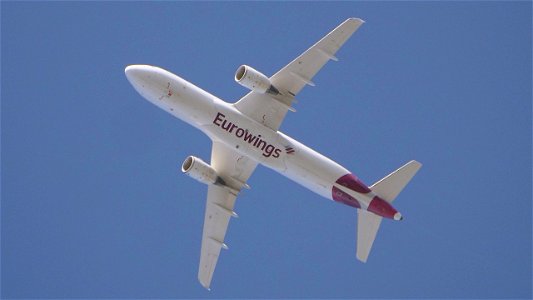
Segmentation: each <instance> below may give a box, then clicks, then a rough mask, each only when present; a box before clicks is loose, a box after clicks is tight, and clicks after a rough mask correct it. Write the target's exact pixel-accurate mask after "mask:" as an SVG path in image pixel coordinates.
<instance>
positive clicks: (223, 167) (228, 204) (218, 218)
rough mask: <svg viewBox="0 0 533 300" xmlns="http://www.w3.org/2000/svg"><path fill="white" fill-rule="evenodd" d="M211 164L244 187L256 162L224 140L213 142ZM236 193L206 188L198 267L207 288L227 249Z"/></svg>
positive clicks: (230, 190)
mask: <svg viewBox="0 0 533 300" xmlns="http://www.w3.org/2000/svg"><path fill="white" fill-rule="evenodd" d="M211 166H212V167H213V168H215V170H217V173H218V174H219V175H220V176H221V177H222V178H225V179H230V180H233V181H235V182H239V183H241V187H244V186H245V182H246V180H248V178H249V177H250V175H251V174H252V172H253V171H254V170H255V167H256V166H257V163H256V162H255V161H253V160H251V159H249V158H246V157H245V156H242V155H240V154H239V153H237V152H236V151H234V150H233V149H231V148H229V147H227V146H226V145H224V144H223V143H221V142H217V141H214V142H213V148H212V151H211ZM237 192H238V191H235V190H232V189H228V188H225V187H222V186H215V185H210V186H208V189H207V201H206V207H205V218H204V229H203V233H202V249H201V252H200V265H199V268H198V280H199V281H200V283H201V284H202V285H203V286H204V287H205V288H207V289H209V286H210V285H211V279H212V277H213V272H214V271H215V267H216V264H217V261H218V257H219V255H220V250H221V249H222V248H224V249H227V248H228V247H227V246H226V244H225V243H224V239H225V236H226V230H227V228H228V224H229V220H230V218H231V217H236V216H237V214H236V213H235V212H234V211H233V208H234V206H235V199H236V198H237Z"/></svg>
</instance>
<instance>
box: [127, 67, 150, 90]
mask: <svg viewBox="0 0 533 300" xmlns="http://www.w3.org/2000/svg"><path fill="white" fill-rule="evenodd" d="M145 72H146V66H143V65H129V66H127V67H126V69H125V70H124V73H126V78H128V80H129V82H130V83H131V84H132V85H133V86H136V85H138V84H139V82H140V81H141V79H142V77H143V76H142V75H143V73H145Z"/></svg>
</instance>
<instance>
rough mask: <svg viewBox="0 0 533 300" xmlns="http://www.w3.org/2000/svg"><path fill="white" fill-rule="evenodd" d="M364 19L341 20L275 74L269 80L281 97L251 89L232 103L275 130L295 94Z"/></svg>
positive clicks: (307, 82) (333, 58) (333, 55)
mask: <svg viewBox="0 0 533 300" xmlns="http://www.w3.org/2000/svg"><path fill="white" fill-rule="evenodd" d="M363 23H364V21H363V20H361V19H357V18H350V19H348V20H346V21H344V22H343V23H342V24H340V25H339V26H337V28H335V29H333V31H331V32H330V33H328V34H327V35H326V36H324V37H323V38H322V39H321V40H320V41H318V42H317V43H316V44H314V45H313V46H312V47H311V48H309V49H307V51H305V52H304V53H302V54H301V55H300V56H298V57H297V58H295V59H294V60H293V61H292V62H290V63H289V64H288V65H286V66H285V67H283V68H282V69H281V70H279V71H278V72H277V73H276V74H274V75H273V76H272V77H271V78H270V81H271V82H272V85H273V86H275V87H276V88H277V89H278V90H279V91H280V92H281V93H282V94H283V96H282V97H279V96H273V95H271V94H266V93H265V94H261V93H258V92H250V93H248V94H247V95H245V96H244V97H243V98H242V99H241V100H239V101H238V102H237V103H235V107H236V108H237V109H238V110H239V111H240V112H242V113H243V114H245V115H247V116H249V117H250V118H252V119H254V120H256V121H257V122H259V123H262V124H263V125H265V126H267V127H269V128H271V129H272V130H275V131H276V130H278V128H279V126H280V125H281V122H282V121H283V119H284V118H285V115H286V114H287V111H288V110H289V108H290V107H291V105H292V103H293V102H294V97H295V96H296V95H297V94H298V93H299V92H300V91H301V90H302V88H303V87H304V86H306V85H311V86H314V83H313V82H312V81H311V80H312V79H313V77H314V76H315V74H316V73H318V71H319V70H320V69H321V68H322V67H323V66H324V65H325V64H326V62H328V61H329V60H337V58H336V57H335V53H337V51H338V50H339V48H340V47H341V46H342V45H343V44H344V43H345V42H346V41H347V40H348V38H349V37H350V36H351V35H352V34H353V33H354V32H355V31H356V30H357V29H358V28H359V26H361V25H362V24H363Z"/></svg>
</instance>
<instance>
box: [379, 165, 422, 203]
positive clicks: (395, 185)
mask: <svg viewBox="0 0 533 300" xmlns="http://www.w3.org/2000/svg"><path fill="white" fill-rule="evenodd" d="M420 167H422V164H421V163H419V162H417V161H416V160H412V161H410V162H408V163H407V164H405V165H404V166H403V167H401V168H399V169H398V170H396V171H394V172H392V173H390V174H389V175H387V176H386V177H385V178H383V179H381V180H380V181H378V182H376V183H374V184H373V185H372V186H370V189H371V190H372V191H373V192H374V193H376V195H378V196H379V197H380V198H381V199H383V200H385V201H387V202H389V203H392V201H394V199H396V196H398V194H399V193H400V192H401V191H402V190H403V188H404V187H405V186H406V185H407V183H408V182H409V181H411V179H412V178H413V176H415V174H416V172H418V170H419V169H420Z"/></svg>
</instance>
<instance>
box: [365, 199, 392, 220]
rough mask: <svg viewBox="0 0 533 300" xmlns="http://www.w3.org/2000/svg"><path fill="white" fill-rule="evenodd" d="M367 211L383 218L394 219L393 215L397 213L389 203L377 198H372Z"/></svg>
mask: <svg viewBox="0 0 533 300" xmlns="http://www.w3.org/2000/svg"><path fill="white" fill-rule="evenodd" d="M367 210H368V211H371V212H373V213H375V214H376V215H378V216H382V217H384V218H389V219H394V215H395V214H396V213H397V212H398V211H397V210H396V209H394V207H392V205H390V203H389V202H387V201H385V200H383V199H381V198H379V197H378V196H376V197H374V198H373V199H372V201H370V204H369V205H368V208H367Z"/></svg>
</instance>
